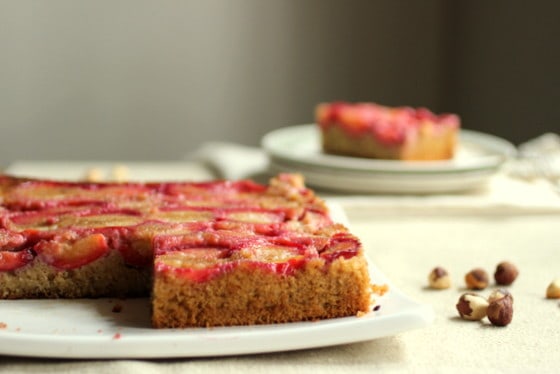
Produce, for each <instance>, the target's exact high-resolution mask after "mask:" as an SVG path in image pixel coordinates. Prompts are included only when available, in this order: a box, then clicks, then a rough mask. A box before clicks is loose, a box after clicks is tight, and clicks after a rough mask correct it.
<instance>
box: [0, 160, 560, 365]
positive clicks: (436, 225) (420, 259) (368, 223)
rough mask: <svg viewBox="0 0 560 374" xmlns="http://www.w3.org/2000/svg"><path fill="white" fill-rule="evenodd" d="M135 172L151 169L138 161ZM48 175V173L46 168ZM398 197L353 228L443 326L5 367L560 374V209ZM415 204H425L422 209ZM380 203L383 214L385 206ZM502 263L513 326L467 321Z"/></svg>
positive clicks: (203, 174) (202, 176)
mask: <svg viewBox="0 0 560 374" xmlns="http://www.w3.org/2000/svg"><path fill="white" fill-rule="evenodd" d="M32 165H37V164H30V163H23V164H22V163H20V164H19V166H18V164H16V165H15V166H17V168H16V167H12V168H11V169H8V171H10V172H14V173H16V174H18V173H21V172H25V171H26V170H27V171H29V172H32V169H31V166H32ZM74 166H75V169H73V170H74V172H75V173H78V172H80V173H81V169H80V165H78V166H77V167H76V165H74ZM175 166H177V165H175ZM179 166H180V170H181V176H183V175H188V176H189V179H192V180H206V179H210V178H213V174H212V172H211V171H210V170H208V169H206V168H204V166H203V165H201V164H199V163H196V162H191V163H188V162H187V163H181V165H179ZM50 167H51V168H50V169H48V173H53V176H54V174H56V173H57V170H56V165H55V164H51V166H50ZM134 167H136V168H142V167H145V166H142V165H139V164H136V165H135V166H134ZM134 167H131V171H133V169H134ZM150 167H153V165H152V166H150ZM26 168H27V169H26ZM41 170H43V171H46V170H47V169H45V165H44V164H43V169H41ZM65 170H66V174H65V175H66V176H67V177H69V178H71V177H73V176H72V175H70V174H71V173H69V170H70V169H65ZM143 172H146V170H144V171H143ZM37 173H38V174H40V173H39V172H37ZM76 175H77V174H76ZM80 175H82V174H80ZM131 175H132V176H133V172H132V173H131ZM151 175H152V176H154V175H155V174H153V173H151ZM39 176H41V177H45V175H39ZM155 179H157V178H155ZM528 191H530V189H529V190H528ZM364 198H366V199H367V197H364ZM404 198H406V197H404ZM391 199H394V197H390V198H388V200H384V199H382V198H380V197H379V196H377V197H372V199H371V201H370V204H367V205H364V206H362V207H361V208H359V207H356V206H355V204H349V205H348V210H347V213H348V215H349V218H350V223H351V228H352V230H353V232H354V233H355V234H356V235H358V236H359V237H360V238H361V240H362V242H363V245H364V247H365V249H366V252H367V254H368V255H369V257H370V258H371V259H372V261H373V262H374V263H375V265H376V266H377V267H378V268H379V269H381V270H382V271H383V272H384V273H385V275H386V276H388V277H389V278H390V279H391V281H392V282H393V283H394V284H395V286H397V287H398V288H400V289H401V290H402V291H404V292H405V293H406V294H408V295H409V296H411V297H413V298H414V299H416V300H418V301H420V302H422V303H426V304H430V305H431V306H432V307H433V309H434V311H435V314H436V317H435V321H434V322H433V323H432V324H431V325H429V326H428V327H426V328H423V329H418V330H411V331H407V332H403V333H399V334H397V335H395V336H390V337H385V338H380V339H377V340H372V341H367V342H363V343H355V344H349V345H344V346H335V347H330V348H320V349H311V350H305V351H296V352H281V353H274V354H263V355H250V356H238V357H224V358H220V357H215V358H197V359H174V360H101V361H94V360H77V361H72V360H57V359H53V360H45V359H30V358H19V357H1V358H0V371H5V372H41V373H50V372H53V373H54V372H56V373H61V372H78V371H79V372H80V373H101V372H119V373H135V374H142V373H176V372H177V373H178V372H188V373H209V372H218V371H219V372H229V373H238V372H239V373H262V372H270V373H272V372H275V373H276V372H278V373H300V372H302V373H303V372H305V373H308V372H318V373H356V372H359V373H372V372H426V373H434V372H469V373H471V372H476V373H481V372H484V373H488V372H539V373H542V372H551V373H552V372H558V368H559V367H560V349H559V347H560V303H559V301H558V300H548V299H546V298H545V297H544V295H545V290H546V287H547V286H548V284H549V283H550V281H552V279H554V278H557V277H560V235H558V232H559V229H560V213H559V212H558V211H555V210H550V211H540V210H537V211H534V210H530V209H529V210H527V211H524V210H523V209H517V210H503V209H502V210H501V209H494V208H493V207H492V206H491V205H488V206H485V208H484V209H481V208H480V207H478V208H477V209H473V210H469V209H466V208H465V207H464V206H463V205H460V208H461V209H455V210H454V209H443V210H442V209H438V208H437V205H433V204H426V201H425V200H422V198H415V197H409V198H406V199H408V203H407V204H405V205H398V204H397V205H394V209H391V204H388V203H387V201H392V200H391ZM414 199H419V200H418V205H417V206H415V205H414V201H415V200H414ZM340 201H342V202H344V201H345V200H344V199H342V200H340ZM376 201H377V202H378V203H379V204H380V206H382V209H376V203H375V202H376ZM552 203H554V204H555V203H556V201H554V202H553V201H551V204H552ZM446 204H449V201H447V203H446ZM448 206H449V205H448ZM502 260H509V261H512V262H514V263H515V264H517V265H518V267H519V270H520V275H519V277H518V279H517V280H516V282H515V283H514V284H513V285H512V286H510V287H509V289H510V292H511V293H512V294H513V296H514V300H515V301H514V316H513V321H512V323H511V324H510V325H508V326H507V327H503V328H500V327H494V326H492V325H490V324H489V323H488V321H487V320H486V321H484V322H468V321H464V320H461V319H460V318H458V314H457V312H456V309H455V304H456V302H457V300H458V298H459V296H460V295H461V293H463V292H465V289H464V283H463V276H464V274H465V273H466V272H468V271H469V270H470V269H472V268H474V267H483V268H485V269H487V271H488V272H489V273H490V274H491V273H493V271H494V268H495V266H496V264H497V263H498V262H500V261H502ZM436 265H441V266H444V267H445V268H447V270H448V271H449V272H450V274H451V277H452V281H453V286H452V287H451V288H450V289H448V290H443V291H433V290H430V289H428V288H427V276H428V273H429V272H430V270H431V269H432V268H433V267H435V266H436ZM494 288H495V287H494V286H493V285H491V286H490V287H489V289H487V290H485V291H482V292H481V293H482V294H485V295H487V294H488V293H490V291H491V290H492V289H494ZM0 344H1V342H0ZM263 344H266V342H263Z"/></svg>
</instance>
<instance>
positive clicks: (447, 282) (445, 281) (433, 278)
mask: <svg viewBox="0 0 560 374" xmlns="http://www.w3.org/2000/svg"><path fill="white" fill-rule="evenodd" d="M428 282H429V284H430V287H431V288H433V289H436V290H443V289H446V288H449V287H451V278H450V277H449V273H448V272H447V270H445V269H444V268H442V267H441V266H437V267H435V268H434V269H433V270H432V271H431V272H430V274H429V275H428Z"/></svg>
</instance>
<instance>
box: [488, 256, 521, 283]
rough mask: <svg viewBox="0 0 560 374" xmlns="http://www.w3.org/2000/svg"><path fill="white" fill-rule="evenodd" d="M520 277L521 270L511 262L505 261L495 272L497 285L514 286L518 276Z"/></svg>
mask: <svg viewBox="0 0 560 374" xmlns="http://www.w3.org/2000/svg"><path fill="white" fill-rule="evenodd" d="M518 275H519V270H517V267H516V266H515V265H514V264H512V263H511V262H508V261H504V262H500V263H499V264H498V266H496V271H495V272H494V279H495V280H496V283H497V284H500V285H502V286H509V285H510V284H512V283H513V282H514V281H515V279H516V278H517V276H518Z"/></svg>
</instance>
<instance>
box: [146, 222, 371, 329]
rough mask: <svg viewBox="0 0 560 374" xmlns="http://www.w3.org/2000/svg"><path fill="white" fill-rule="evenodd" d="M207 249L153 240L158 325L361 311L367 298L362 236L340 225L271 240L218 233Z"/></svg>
mask: <svg viewBox="0 0 560 374" xmlns="http://www.w3.org/2000/svg"><path fill="white" fill-rule="evenodd" d="M213 234H214V235H215V236H216V241H215V242H214V243H213V245H208V244H207V245H206V246H204V247H198V246H191V245H189V244H182V243H181V241H179V243H177V242H176V241H175V240H173V238H168V237H160V238H158V240H156V243H155V267H154V292H153V294H152V299H153V301H152V305H153V315H152V322H153V325H154V326H155V327H194V326H231V325H248V324H263V323H282V322H294V321H309V320H318V319H325V318H334V317H343V316H350V315H356V314H357V313H358V312H359V311H367V310H368V307H369V303H370V290H369V276H368V273H367V264H366V262H365V259H364V257H363V255H362V253H361V252H362V250H361V246H360V243H359V242H358V240H357V239H356V238H355V237H353V236H351V235H350V234H348V232H347V231H346V230H345V229H344V228H343V227H341V226H338V225H333V226H329V227H326V228H324V229H323V230H322V231H321V232H318V233H315V234H303V235H294V234H293V233H290V232H289V231H286V232H283V233H281V234H279V235H275V236H272V237H267V236H262V235H256V234H254V233H253V232H251V231H248V232H247V234H246V236H242V237H238V236H230V235H228V234H227V233H222V232H220V231H216V232H214V233H213Z"/></svg>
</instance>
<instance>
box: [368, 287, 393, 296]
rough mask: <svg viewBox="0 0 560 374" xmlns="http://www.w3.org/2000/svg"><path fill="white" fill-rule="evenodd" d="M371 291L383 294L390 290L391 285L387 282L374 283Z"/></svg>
mask: <svg viewBox="0 0 560 374" xmlns="http://www.w3.org/2000/svg"><path fill="white" fill-rule="evenodd" d="M371 291H372V292H373V293H375V294H378V295H379V296H383V295H385V293H387V291H389V286H388V285H387V284H372V285H371Z"/></svg>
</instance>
